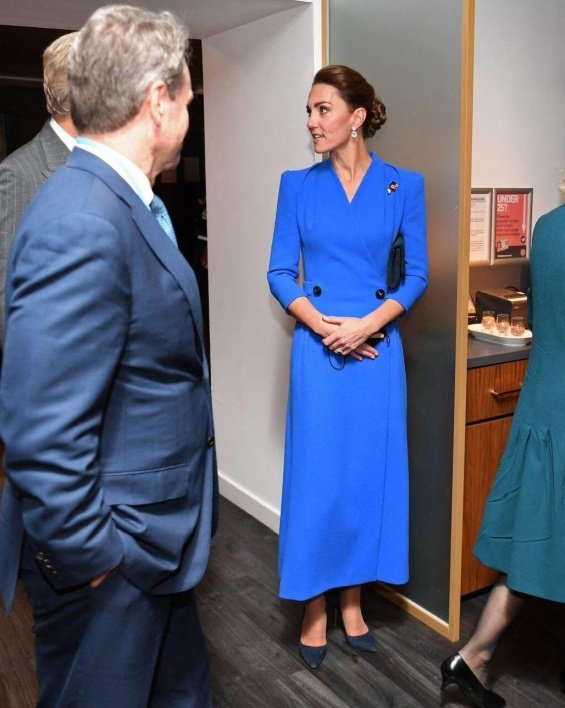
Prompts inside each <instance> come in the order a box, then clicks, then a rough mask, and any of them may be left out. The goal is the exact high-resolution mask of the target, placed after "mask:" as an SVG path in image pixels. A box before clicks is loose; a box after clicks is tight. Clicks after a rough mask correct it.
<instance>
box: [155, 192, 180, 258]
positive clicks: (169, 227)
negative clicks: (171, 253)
mask: <svg viewBox="0 0 565 708" xmlns="http://www.w3.org/2000/svg"><path fill="white" fill-rule="evenodd" d="M149 208H150V209H151V213H152V214H153V216H154V217H155V218H156V219H157V221H158V223H159V226H160V227H161V228H162V229H163V231H164V232H165V233H166V234H167V236H168V237H169V238H170V239H171V241H172V242H173V243H174V244H175V246H176V247H177V248H178V243H177V238H176V236H175V230H174V228H173V222H172V221H171V217H170V216H169V212H168V211H167V207H166V206H165V205H164V204H163V201H162V199H160V198H159V197H158V196H157V195H156V194H154V195H153V199H152V200H151V204H149Z"/></svg>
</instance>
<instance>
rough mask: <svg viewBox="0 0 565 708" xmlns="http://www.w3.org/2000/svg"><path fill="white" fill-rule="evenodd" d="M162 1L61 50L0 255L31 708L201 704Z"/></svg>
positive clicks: (208, 503)
mask: <svg viewBox="0 0 565 708" xmlns="http://www.w3.org/2000/svg"><path fill="white" fill-rule="evenodd" d="M187 45H188V39H187V33H186V29H185V28H184V27H183V26H182V25H180V24H179V23H178V22H177V21H176V20H175V19H174V18H173V17H172V16H171V15H170V14H169V13H158V14H157V13H152V12H146V11H143V10H140V9H137V8H132V7H128V6H109V7H105V8H101V9H100V10H97V11H96V12H95V13H94V14H93V15H92V17H91V18H90V19H89V20H88V21H87V22H86V24H85V26H84V27H83V28H82V30H81V31H80V32H79V34H78V36H77V37H76V39H75V40H74V42H73V46H72V48H71V51H70V54H69V63H68V69H69V85H70V95H71V110H72V116H73V120H74V123H75V125H76V126H77V128H78V130H79V133H80V137H79V139H78V142H77V147H76V148H75V150H74V152H73V154H72V155H71V157H70V159H69V161H68V163H67V164H66V166H65V167H63V168H61V169H60V170H59V171H58V172H57V174H55V175H54V176H53V177H52V178H51V179H50V180H48V181H47V182H46V184H45V185H44V186H43V187H42V188H41V189H40V190H39V192H38V194H37V196H36V197H35V199H34V200H33V201H32V203H31V205H30V207H29V209H28V210H27V212H26V214H25V215H24V217H23V219H22V220H21V222H20V225H19V228H18V231H17V234H16V238H15V241H14V246H13V248H12V252H11V256H10V261H9V264H8V274H7V285H6V306H7V308H6V311H7V325H6V339H5V349H4V361H3V369H2V376H1V390H0V400H1V416H2V417H1V426H2V428H1V432H2V437H3V439H4V442H5V445H6V455H5V466H6V473H7V478H8V480H7V482H6V486H5V489H4V494H3V498H2V506H1V511H0V590H1V591H2V594H3V596H4V601H5V604H6V606H7V607H8V609H9V607H10V605H11V603H12V599H13V594H14V585H15V581H16V576H17V573H18V571H20V572H21V575H22V578H23V581H24V585H25V587H26V590H27V593H28V595H29V598H30V600H31V603H32V606H33V609H34V620H35V633H36V660H37V672H38V677H39V683H40V699H39V705H40V706H49V707H51V706H58V708H66V707H70V706H79V707H80V708H94V707H95V706H96V708H100V707H101V706H123V707H124V708H129V707H131V708H137V707H138V706H139V707H141V706H166V707H167V708H172V707H174V706H183V707H185V706H195V707H197V708H204V707H205V706H209V705H211V690H210V681H209V674H208V662H207V656H206V650H205V646H204V641H203V638H202V634H201V631H200V625H199V622H198V617H197V613H196V607H195V601H194V597H193V595H192V592H191V589H192V588H193V587H194V586H195V585H196V584H197V583H198V582H199V580H200V579H201V577H202V574H203V573H204V570H205V567H206V563H207V559H208V553H209V549H210V539H211V535H212V533H213V531H214V527H215V520H216V509H217V480H216V469H215V453H214V438H213V429H212V412H211V400H210V389H209V381H208V367H207V363H206V358H205V353H204V346H203V336H202V321H201V309H200V301H199V297H198V288H197V285H196V281H195V278H194V274H193V272H192V271H191V269H190V267H189V266H188V265H187V263H186V261H185V260H184V259H183V257H182V256H181V254H180V253H179V251H178V249H177V247H176V243H175V236H174V232H173V231H172V227H171V224H170V219H168V215H167V214H166V210H164V208H163V205H162V202H161V203H159V201H158V199H155V198H154V195H153V191H152V185H153V183H154V180H155V178H156V176H157V175H158V174H159V173H160V172H161V171H162V170H164V169H170V168H173V167H175V166H176V165H177V164H178V161H179V158H180V151H181V146H182V143H183V139H184V136H185V134H186V131H187V129H188V114H187V105H188V104H189V103H190V100H191V98H192V91H191V84H190V76H189V73H188V68H187V63H186V53H187Z"/></svg>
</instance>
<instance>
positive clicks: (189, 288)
mask: <svg viewBox="0 0 565 708" xmlns="http://www.w3.org/2000/svg"><path fill="white" fill-rule="evenodd" d="M136 196H137V195H136ZM130 206H131V208H132V217H133V220H134V221H135V223H136V224H137V226H138V228H139V230H140V231H141V233H142V235H143V238H144V239H145V240H146V241H147V243H148V244H149V247H150V248H151V250H152V251H153V253H154V254H155V255H156V256H157V258H158V259H159V260H160V261H161V263H162V264H163V265H164V266H165V268H166V269H167V270H168V271H169V272H170V273H171V275H172V276H173V277H174V278H175V280H176V281H177V282H178V284H179V285H180V287H181V288H182V290H183V292H184V294H185V297H186V299H187V300H188V303H189V305H190V309H191V310H192V315H193V317H194V320H195V322H196V327H197V329H198V335H199V337H200V338H201V339H202V308H201V305H200V295H199V292H198V284H197V283H196V277H195V275H194V271H193V270H192V268H191V267H190V266H189V265H188V263H187V261H186V260H185V258H184V256H183V255H182V254H181V253H180V251H179V249H178V248H177V247H176V246H175V245H174V244H173V243H172V241H171V240H170V239H169V238H167V236H166V234H165V232H164V231H163V229H162V228H161V227H160V226H159V223H158V222H157V220H156V219H155V217H154V216H153V214H152V213H151V212H150V211H149V209H147V207H146V206H145V205H144V204H143V203H142V201H141V200H140V199H137V201H136V202H135V203H132V204H130Z"/></svg>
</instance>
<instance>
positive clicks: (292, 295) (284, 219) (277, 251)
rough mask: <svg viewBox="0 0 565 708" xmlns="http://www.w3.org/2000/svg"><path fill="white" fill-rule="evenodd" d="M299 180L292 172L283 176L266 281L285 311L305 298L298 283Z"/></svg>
mask: <svg viewBox="0 0 565 708" xmlns="http://www.w3.org/2000/svg"><path fill="white" fill-rule="evenodd" d="M299 189H300V180H298V179H297V174H296V173H293V172H284V173H283V174H282V176H281V181H280V186H279V198H278V203H277V215H276V219H275V230H274V234H273V243H272V246H271V259H270V262H269V270H268V273H267V280H268V282H269V287H270V289H271V293H272V294H273V295H274V297H275V298H276V299H277V300H278V301H279V302H280V304H281V305H282V306H283V307H284V309H285V310H286V309H287V308H288V306H289V305H290V303H291V302H293V300H296V298H299V297H305V296H306V293H305V292H304V290H303V289H302V287H301V286H300V284H299V283H298V275H299V263H300V230H299V228H298V218H297V206H298V195H299Z"/></svg>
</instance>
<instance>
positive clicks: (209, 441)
mask: <svg viewBox="0 0 565 708" xmlns="http://www.w3.org/2000/svg"><path fill="white" fill-rule="evenodd" d="M215 442H216V441H215V440H214V436H213V435H210V437H208V438H206V445H207V446H208V447H214V443H215Z"/></svg>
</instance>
